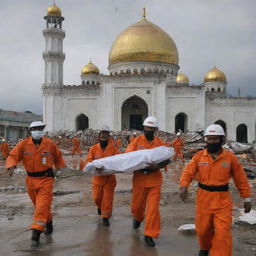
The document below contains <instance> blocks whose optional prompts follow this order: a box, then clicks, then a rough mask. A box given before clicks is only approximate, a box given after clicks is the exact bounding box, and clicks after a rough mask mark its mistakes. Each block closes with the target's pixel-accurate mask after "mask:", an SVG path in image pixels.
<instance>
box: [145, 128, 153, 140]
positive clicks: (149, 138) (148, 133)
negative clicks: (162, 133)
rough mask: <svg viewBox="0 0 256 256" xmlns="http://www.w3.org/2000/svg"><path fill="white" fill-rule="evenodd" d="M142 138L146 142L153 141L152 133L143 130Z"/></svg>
mask: <svg viewBox="0 0 256 256" xmlns="http://www.w3.org/2000/svg"><path fill="white" fill-rule="evenodd" d="M144 136H145V137H146V139H147V140H153V139H154V131H145V130H144Z"/></svg>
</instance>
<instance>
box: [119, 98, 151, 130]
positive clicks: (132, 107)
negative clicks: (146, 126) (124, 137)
mask: <svg viewBox="0 0 256 256" xmlns="http://www.w3.org/2000/svg"><path fill="white" fill-rule="evenodd" d="M147 116H148V105H147V103H146V102H145V101H144V100H143V99H142V98H140V97H138V96H133V97H131V98H129V99H127V100H126V101H125V102H124V103H123V105H122V126H121V128H122V129H128V130H134V129H135V130H143V126H142V124H143V120H144V119H146V118H147Z"/></svg>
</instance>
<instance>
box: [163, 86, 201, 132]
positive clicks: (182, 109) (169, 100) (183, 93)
mask: <svg viewBox="0 0 256 256" xmlns="http://www.w3.org/2000/svg"><path fill="white" fill-rule="evenodd" d="M179 113H183V114H185V115H186V116H187V130H188V131H195V130H197V129H200V128H204V127H205V92H204V87H201V86H195V87H192V86H169V87H167V94H166V131H168V132H171V133H174V132H175V117H176V115H178V114H179Z"/></svg>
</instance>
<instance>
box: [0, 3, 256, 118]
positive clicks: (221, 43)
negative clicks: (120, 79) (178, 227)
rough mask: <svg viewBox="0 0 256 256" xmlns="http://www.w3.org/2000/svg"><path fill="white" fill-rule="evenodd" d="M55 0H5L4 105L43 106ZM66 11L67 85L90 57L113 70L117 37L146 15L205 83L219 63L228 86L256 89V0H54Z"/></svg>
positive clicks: (1, 9) (233, 90)
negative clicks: (47, 34)
mask: <svg viewBox="0 0 256 256" xmlns="http://www.w3.org/2000/svg"><path fill="white" fill-rule="evenodd" d="M52 2H53V1H51V0H0V18H1V26H0V82H1V84H0V108H2V109H8V110H15V111H25V110H30V111H33V112H35V113H38V114H41V113H42V95H41V85H42V83H43V82H44V61H43V59H42V52H43V51H44V47H45V42H44V38H43V35H42V30H43V29H44V28H45V21H44V19H43V17H44V16H45V15H46V13H47V8H48V7H49V6H50V5H51V4H52ZM56 5H57V6H59V7H60V8H61V10H62V14H63V16H64V17H65V21H64V23H63V29H64V30H65V32H66V38H65V39H64V52H65V54H66V60H65V62H64V84H80V72H81V69H82V67H83V66H84V65H85V64H87V63H88V62H89V60H90V57H91V58H92V62H93V63H95V64H96V65H97V66H98V67H99V69H100V71H101V72H102V73H105V74H108V69H107V66H108V53H109V50H110V48H111V45H112V43H113V42H114V40H115V38H116V37H117V36H118V34H120V33H121V32H122V31H123V30H124V29H125V28H127V27H128V26H130V25H132V24H133V23H135V22H137V21H138V20H140V19H141V17H142V8H143V7H146V9H147V18H148V20H150V21H152V22H153V23H155V24H156V25H158V26H160V27H161V28H162V29H163V30H165V31H166V32H167V33H168V34H169V35H170V36H171V37H172V38H173V39H174V41H175V43H176V45H177V47H178V51H179V57H180V61H179V65H180V67H181V71H182V72H184V73H185V74H187V75H188V77H189V78H190V82H191V83H192V84H200V83H201V82H202V81H203V78H204V75H205V74H206V72H207V71H208V70H210V69H211V68H212V67H213V66H214V65H216V66H217V67H218V68H219V69H221V70H223V71H224V72H225V73H226V76H227V79H228V92H229V94H232V95H237V92H238V88H239V87H240V90H241V95H242V96H248V95H254V96H256V83H255V80H256V72H255V70H256V33H255V27H256V2H255V0H56Z"/></svg>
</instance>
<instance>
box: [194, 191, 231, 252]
mask: <svg viewBox="0 0 256 256" xmlns="http://www.w3.org/2000/svg"><path fill="white" fill-rule="evenodd" d="M231 224H232V203H231V199H230V195H229V192H210V191H206V190H202V189H199V191H198V194H197V210H196V231H197V236H198V241H199V245H200V247H201V248H202V249H204V250H209V251H210V255H211V256H231V255H232V234H231Z"/></svg>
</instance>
